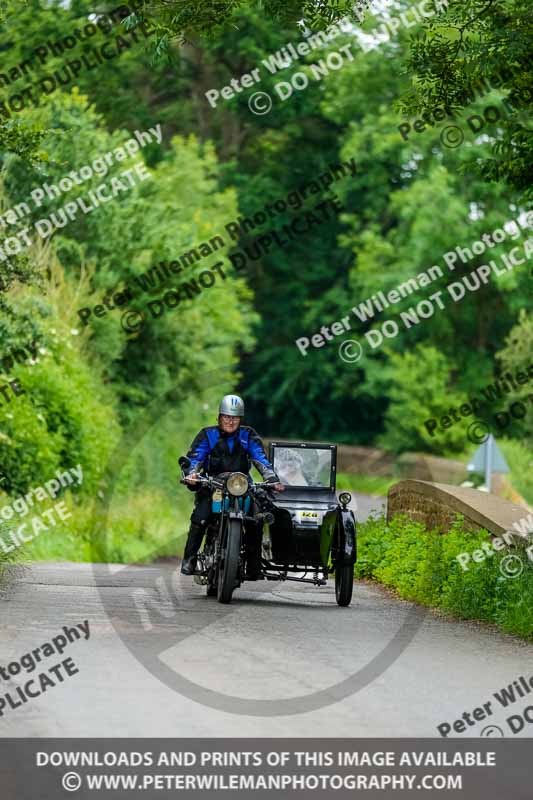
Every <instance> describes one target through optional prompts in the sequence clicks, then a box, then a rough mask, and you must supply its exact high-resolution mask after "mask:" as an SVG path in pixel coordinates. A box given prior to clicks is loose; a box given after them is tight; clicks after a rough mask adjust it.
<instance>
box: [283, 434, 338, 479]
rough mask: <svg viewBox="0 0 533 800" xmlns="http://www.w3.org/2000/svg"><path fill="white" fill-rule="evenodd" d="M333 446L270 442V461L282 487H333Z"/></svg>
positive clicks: (334, 448) (334, 450)
mask: <svg viewBox="0 0 533 800" xmlns="http://www.w3.org/2000/svg"><path fill="white" fill-rule="evenodd" d="M336 455H337V448H336V446H335V445H329V444H315V443H309V444H307V443H305V442H301V443H298V444H294V443H293V442H271V443H270V460H271V462H272V464H273V466H274V470H275V471H276V473H277V474H278V475H279V479H280V481H281V482H282V483H283V484H284V485H285V486H290V487H295V488H296V487H297V488H300V489H303V488H309V489H329V490H335V484H336V480H335V470H336Z"/></svg>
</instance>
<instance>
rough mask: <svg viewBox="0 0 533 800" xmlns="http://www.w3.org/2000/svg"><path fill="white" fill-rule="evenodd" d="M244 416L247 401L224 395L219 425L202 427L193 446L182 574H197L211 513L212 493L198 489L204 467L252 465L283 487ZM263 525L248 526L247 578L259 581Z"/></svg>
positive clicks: (241, 468) (232, 468)
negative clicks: (191, 500) (190, 505)
mask: <svg viewBox="0 0 533 800" xmlns="http://www.w3.org/2000/svg"><path fill="white" fill-rule="evenodd" d="M243 417H244V402H243V401H242V399H241V398H240V397H238V396H237V395H235V394H227V395H225V396H224V397H223V398H222V400H221V402H220V406H219V409H218V425H213V426H211V427H207V428H202V430H201V431H200V432H199V433H198V435H197V436H196V437H195V439H194V441H193V443H192V444H191V446H190V449H189V452H188V453H187V458H188V459H189V461H190V464H189V466H188V467H187V469H186V475H185V480H186V481H187V482H188V483H189V484H190V488H191V489H192V490H193V491H196V492H197V495H196V499H195V503H194V509H193V512H192V514H191V525H190V528H189V534H188V536H187V544H186V546H185V553H184V555H183V561H182V565H181V572H182V574H183V575H194V572H195V569H196V557H197V554H198V551H199V549H200V546H201V544H202V539H203V537H204V534H205V528H206V525H207V522H208V519H209V516H210V514H211V493H210V491H209V489H207V490H206V489H205V488H204V487H202V486H201V487H200V488H197V487H195V486H194V484H195V483H196V482H197V479H198V477H199V472H200V470H201V469H202V468H203V469H205V471H206V472H208V473H209V475H211V476H215V475H219V474H220V473H221V472H243V473H244V474H245V475H249V472H250V469H251V466H252V464H253V465H254V466H255V468H256V469H257V470H258V472H259V473H260V474H261V476H262V478H263V480H264V481H265V482H267V483H269V484H272V487H273V489H275V490H276V491H278V492H282V491H283V490H284V488H285V487H284V486H283V484H282V483H280V480H279V478H278V476H277V475H276V473H275V472H274V469H273V467H272V464H271V463H270V461H269V460H268V458H267V456H266V454H265V451H264V448H263V443H262V442H261V439H260V438H259V436H258V434H257V433H256V432H255V431H254V429H253V428H250V427H248V426H247V425H241V422H242V418H243ZM261 536H262V524H257V525H256V526H255V530H253V528H252V526H250V525H249V524H248V525H247V540H248V542H247V575H246V577H247V579H248V580H257V578H258V577H259V573H260V567H261Z"/></svg>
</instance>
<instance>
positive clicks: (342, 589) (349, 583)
mask: <svg viewBox="0 0 533 800" xmlns="http://www.w3.org/2000/svg"><path fill="white" fill-rule="evenodd" d="M352 592H353V565H352V564H346V565H343V566H339V567H336V568H335V597H336V598H337V604H338V605H339V606H349V605H350V603H351V601H352Z"/></svg>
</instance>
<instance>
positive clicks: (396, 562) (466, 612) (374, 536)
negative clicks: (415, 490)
mask: <svg viewBox="0 0 533 800" xmlns="http://www.w3.org/2000/svg"><path fill="white" fill-rule="evenodd" d="M487 536H488V534H487V532H486V531H479V532H477V533H471V532H468V531H465V529H464V527H463V520H462V519H461V518H460V517H458V518H457V519H456V521H455V523H454V524H453V525H452V527H451V529H450V531H449V532H448V533H440V532H438V531H427V530H425V528H424V526H423V525H421V524H419V523H416V522H413V521H411V520H410V519H408V518H407V517H405V516H397V517H395V518H394V519H393V520H392V521H391V522H390V523H388V524H387V523H386V521H385V520H384V519H383V518H375V519H370V520H369V521H367V522H365V523H363V524H362V525H359V526H358V538H357V548H358V561H357V564H356V567H355V575H356V577H358V578H369V579H373V580H377V581H379V582H380V583H383V584H385V586H389V587H391V588H393V589H395V590H397V591H398V593H399V595H400V596H401V597H403V598H405V599H406V600H412V601H414V602H417V603H421V604H423V605H428V606H432V607H434V608H437V609H440V610H442V611H444V612H446V613H451V614H454V615H456V616H459V617H462V618H463V619H478V620H483V621H485V622H492V623H495V624H497V625H499V626H500V627H501V628H502V629H503V630H504V631H506V632H508V633H514V634H517V635H519V636H522V637H524V638H526V639H533V563H532V562H531V561H530V560H529V559H528V557H527V555H526V553H525V547H524V546H523V545H520V544H518V545H517V547H516V548H513V550H512V552H513V553H517V554H519V555H520V557H521V558H522V562H523V564H524V570H523V572H522V574H521V575H520V576H519V577H517V578H514V579H513V578H505V577H504V575H503V574H502V572H501V571H500V564H501V562H502V559H503V558H505V557H506V556H507V555H509V549H508V548H506V549H504V550H501V551H499V552H497V553H494V554H493V555H490V556H487V557H486V560H485V561H483V562H480V563H476V562H474V561H471V562H470V563H469V564H467V566H468V569H467V570H463V568H462V567H461V565H460V563H459V561H457V555H459V554H460V553H465V552H466V553H470V554H471V553H472V552H473V551H474V550H476V549H479V548H480V547H481V544H482V543H483V542H486V541H487Z"/></svg>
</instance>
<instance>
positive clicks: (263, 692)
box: [0, 498, 533, 737]
mask: <svg viewBox="0 0 533 800" xmlns="http://www.w3.org/2000/svg"><path fill="white" fill-rule="evenodd" d="M363 505H364V507H363ZM374 507H376V502H375V501H371V500H369V499H368V498H367V499H366V500H365V501H364V504H363V503H361V502H359V512H358V516H360V517H362V516H365V515H366V514H367V513H368V512H369V510H371V509H372V508H374ZM156 587H159V590H160V591H161V592H163V594H162V595H161V594H158V593H157V592H156ZM163 589H166V592H167V593H166V595H165V591H163ZM161 597H162V598H163V599H161ZM0 602H1V619H2V623H1V631H2V633H1V636H0V666H2V665H3V666H4V667H5V665H7V664H9V663H10V662H13V661H18V660H20V658H21V657H22V656H23V655H24V654H26V653H28V652H31V651H32V650H33V649H35V648H37V647H42V645H43V644H44V643H45V642H49V641H51V640H52V639H53V637H55V636H57V635H58V634H60V633H61V629H62V627H63V626H65V625H67V626H75V625H76V624H77V623H82V622H83V621H84V620H88V622H89V630H90V638H89V639H88V640H85V639H83V638H80V639H79V640H76V641H73V642H72V643H71V644H69V645H68V646H67V647H66V649H65V651H64V653H63V655H62V656H61V657H59V656H58V655H53V656H50V657H49V658H47V659H45V660H44V661H43V662H42V663H41V664H40V665H39V668H38V669H37V670H36V671H35V673H33V677H35V675H36V674H37V673H38V672H39V671H42V670H43V669H45V668H46V669H48V668H49V667H50V666H52V665H53V664H56V663H58V662H59V661H60V660H62V659H65V658H67V657H69V658H72V659H73V661H74V662H75V664H76V667H77V669H78V670H79V672H78V673H77V674H74V675H72V676H71V677H65V678H64V680H63V681H62V682H59V681H58V680H57V679H56V680H55V682H56V684H57V685H56V686H54V687H50V688H48V689H47V691H46V693H43V694H42V695H41V696H39V697H37V698H35V699H32V700H30V701H29V702H27V703H24V704H22V705H21V706H20V707H18V708H16V709H11V708H9V707H8V708H4V709H3V712H4V713H3V716H0V736H43V737H51V736H61V737H69V736H71V737H76V736H94V737H99V736H114V737H118V736H124V737H143V736H169V737H176V736H177V737H179V736H243V737H252V736H267V737H268V736H301V737H306V736H309V737H313V736H359V737H371V736H395V737H405V736H437V735H438V732H437V725H439V724H442V723H444V722H449V723H453V721H454V720H456V719H458V718H460V717H461V715H462V714H463V712H465V711H467V712H472V711H473V709H474V708H476V707H480V706H482V705H483V704H484V703H487V702H488V701H491V702H492V706H491V710H492V714H491V715H490V716H488V717H487V718H486V719H485V720H483V721H478V722H475V721H474V724H473V725H471V726H466V727H467V730H466V731H465V732H464V733H463V734H461V735H462V736H468V735H470V736H479V735H480V733H481V731H482V730H483V729H485V728H486V727H487V726H488V725H489V724H490V725H492V726H493V725H497V726H499V727H500V728H501V729H502V731H503V732H504V733H505V735H506V736H509V737H510V736H512V734H511V732H510V730H509V726H508V724H507V723H506V721H505V720H506V718H507V717H508V716H510V715H511V714H518V713H519V712H520V711H521V710H523V709H524V708H525V707H526V706H527V705H532V704H533V691H532V692H531V694H530V695H529V699H528V696H527V695H526V696H525V697H524V698H519V700H518V701H517V702H516V703H515V704H513V706H512V707H511V708H508V709H504V708H502V707H501V706H500V705H499V703H498V702H497V701H496V699H495V698H494V696H493V693H494V692H498V691H500V690H501V688H502V687H505V686H507V685H508V684H510V683H511V682H512V681H513V680H515V679H517V678H518V677H519V676H520V675H523V676H525V677H526V678H528V679H529V677H531V675H532V672H533V670H532V668H531V664H532V663H533V659H532V656H533V647H532V646H530V645H526V644H524V643H522V642H520V641H519V640H517V639H514V638H513V637H510V636H506V635H503V634H501V633H499V632H497V631H496V630H495V629H493V628H489V627H486V626H481V625H476V624H473V623H467V622H458V621H451V620H448V619H443V618H440V617H438V616H436V615H433V614H432V613H428V614H427V615H426V616H425V618H423V619H414V620H413V619H412V616H413V608H414V609H415V615H416V613H418V612H417V610H416V607H414V606H413V605H412V604H411V603H407V602H403V601H399V600H397V599H395V598H394V597H393V596H391V595H390V594H388V593H387V592H386V591H385V590H383V589H381V588H379V587H376V586H370V585H368V584H365V583H361V582H358V583H356V585H355V587H354V598H353V603H352V605H351V607H350V608H347V609H341V608H338V607H337V605H336V603H335V594H334V587H333V586H332V585H330V586H328V587H326V588H315V587H313V586H311V585H306V584H291V583H283V584H279V583H268V584H267V583H266V582H258V583H256V584H253V583H247V584H245V585H244V587H243V588H242V589H240V590H238V591H237V592H236V594H235V596H234V602H233V603H232V604H231V605H230V606H222V605H220V604H218V603H217V602H216V600H215V599H212V598H207V597H205V591H204V589H203V588H201V587H199V586H197V585H196V584H194V583H193V582H192V579H191V578H186V577H183V576H181V575H180V574H179V572H178V570H177V569H176V564H171V563H167V564H163V565H161V566H160V565H152V566H149V567H142V566H141V567H125V566H122V565H116V566H113V567H112V568H111V569H109V568H108V567H107V566H106V565H98V566H96V567H94V568H93V566H92V565H87V564H70V563H60V564H39V565H33V566H31V567H26V568H23V569H20V568H17V569H16V571H15V574H13V575H12V576H11V580H10V581H9V582H8V585H7V588H4V590H3V591H2V593H1V594H0ZM406 621H407V624H406ZM402 626H403V627H402ZM400 630H401V631H402V632H401V633H399V631H400ZM354 675H355V677H353V676H354ZM30 677H32V674H29V675H28V676H27V675H26V673H25V672H24V673H21V674H19V675H17V677H15V678H12V679H11V680H10V681H8V682H6V681H3V680H0V697H1V694H4V693H5V692H6V690H7V689H8V688H9V687H11V692H12V693H13V694H15V691H16V690H15V688H14V687H15V686H23V685H24V684H25V683H26V681H27V680H28V678H30ZM341 697H342V699H341ZM193 698H195V699H193ZM456 735H458V734H456ZM518 735H522V736H531V735H533V724H526V725H525V727H524V729H523V731H522V732H521V734H518Z"/></svg>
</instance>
